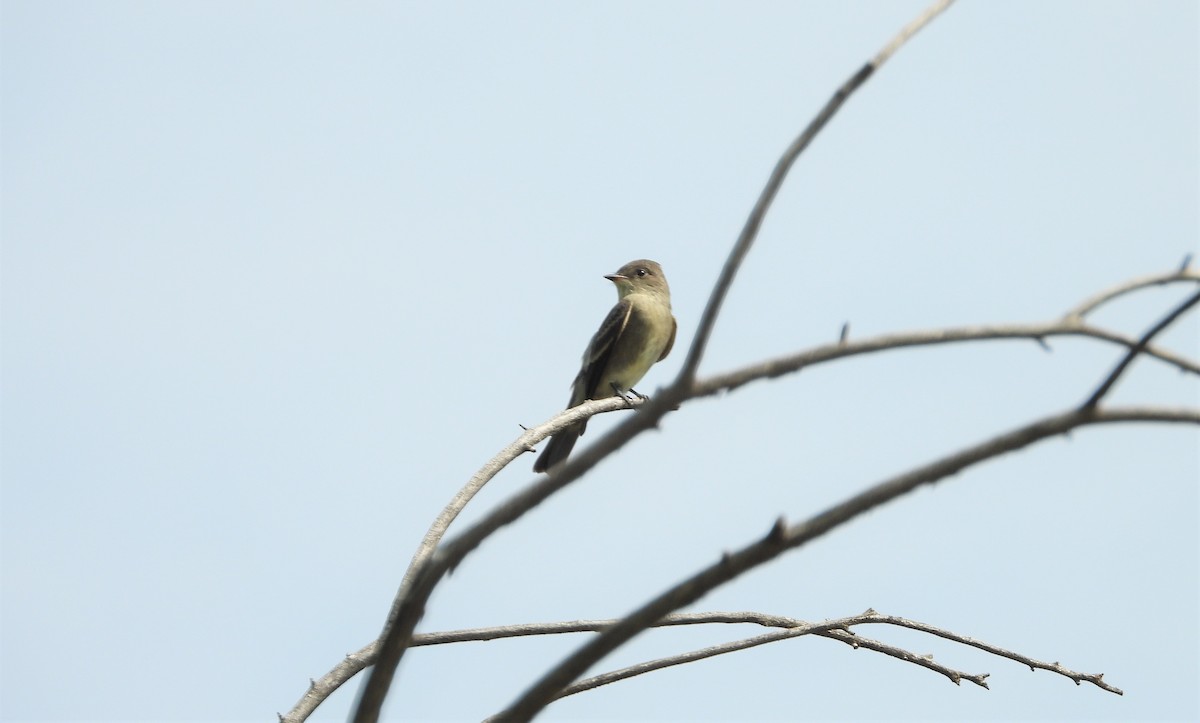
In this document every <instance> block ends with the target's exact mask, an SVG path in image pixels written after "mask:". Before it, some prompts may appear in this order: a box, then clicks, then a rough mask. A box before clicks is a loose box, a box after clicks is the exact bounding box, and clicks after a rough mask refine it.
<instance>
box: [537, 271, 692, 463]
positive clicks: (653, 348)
mask: <svg viewBox="0 0 1200 723" xmlns="http://www.w3.org/2000/svg"><path fill="white" fill-rule="evenodd" d="M604 278H606V279H608V280H609V281H611V282H613V283H614V284H616V287H617V305H616V306H614V307H613V308H612V310H611V311H609V312H608V316H606V317H604V322H603V323H602V324H600V329H599V330H598V331H597V332H596V334H595V335H594V336H592V340H591V342H590V343H588V345H587V349H586V350H585V351H584V352H583V364H582V365H581V366H580V369H579V374H578V375H576V376H575V381H574V383H573V384H572V385H571V399H570V401H568V402H567V409H570V408H571V407H574V406H577V405H579V404H582V403H583V402H585V401H587V400H588V399H604V398H606V397H611V396H624V395H625V394H626V393H627V392H632V393H633V394H637V392H636V391H634V389H633V385H634V384H637V383H638V382H639V381H641V379H642V377H644V376H645V375H646V372H647V371H649V369H650V367H651V366H653V365H654V364H655V363H656V362H660V361H662V360H663V359H666V358H667V354H670V353H671V347H673V346H674V345H675V329H676V326H677V325H676V323H675V317H674V316H673V315H672V314H671V289H670V287H668V286H667V277H666V276H664V275H663V270H662V267H661V266H659V265H658V263H657V262H655V261H650V260H649V259H638V260H637V261H630V262H629V263H627V264H625V265H624V266H622V267H621V268H620V269H618V270H617V272H616V273H615V274H607V275H606V276H605V277H604ZM639 396H641V395H639ZM586 428H587V420H586V419H585V420H583V421H581V422H577V423H575V424H572V425H571V426H570V427H567V428H566V429H564V430H562V431H561V432H559V433H557V434H555V435H554V436H553V437H551V438H550V442H549V443H548V444H547V445H546V448H545V449H544V450H542V453H541V455H539V456H538V458H537V461H536V462H534V464H533V471H534V472H546V471H547V470H549V469H550V468H552V467H554V466H555V465H557V464H559V463H561V462H562V461H563V460H565V459H566V458H567V456H568V455H570V454H571V449H572V448H574V446H575V442H576V441H578V439H579V436H580V435H581V434H583V431H584V429H586Z"/></svg>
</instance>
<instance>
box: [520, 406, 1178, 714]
mask: <svg viewBox="0 0 1200 723" xmlns="http://www.w3.org/2000/svg"><path fill="white" fill-rule="evenodd" d="M1115 422H1169V423H1186V424H1198V425H1200V410H1193V409H1166V408H1156V407H1125V408H1118V409H1099V408H1097V407H1085V408H1080V409H1072V410H1070V411H1067V412H1063V413H1061V414H1056V415H1052V416H1049V417H1046V418H1044V419H1041V420H1038V421H1037V422H1034V423H1032V424H1029V425H1026V426H1023V427H1019V428H1017V429H1014V430H1012V431H1010V432H1007V433H1005V434H1002V435H1000V436H998V437H995V438H993V439H990V440H987V441H985V442H981V443H979V444H977V445H973V446H971V447H968V448H966V449H964V450H962V451H960V452H957V453H955V454H952V455H949V456H947V457H944V458H942V459H940V460H938V461H936V462H933V463H931V464H928V465H924V466H922V467H918V468H916V469H913V470H911V471H909V472H906V473H904V474H901V475H898V476H896V477H893V478H891V479H888V480H885V481H883V482H880V483H879V484H877V485H875V486H873V487H871V488H869V489H867V490H865V491H863V492H861V493H859V494H857V495H855V496H854V497H851V498H849V499H847V500H845V501H844V502H842V503H840V504H837V505H835V506H833V507H831V508H829V509H828V510H826V511H825V512H822V513H820V514H818V515H816V516H815V517H812V518H810V519H808V520H806V521H804V522H802V523H800V524H797V525H792V526H790V527H789V526H787V525H786V524H785V523H784V521H783V520H782V519H780V520H778V521H777V522H776V523H775V525H774V526H773V527H772V528H771V530H770V532H768V533H767V535H766V537H764V538H763V539H762V540H760V541H758V542H756V543H753V544H751V545H748V546H746V547H744V548H742V549H741V550H738V551H737V552H734V553H727V554H725V555H724V556H722V558H721V559H720V560H718V561H717V562H715V563H713V564H712V565H710V566H708V567H706V568H704V569H703V570H701V571H699V572H697V573H696V574H695V575H693V576H692V577H690V578H688V579H687V580H685V581H683V582H681V583H679V584H678V585H674V586H672V587H671V588H669V589H667V590H666V591H664V592H663V593H662V594H660V595H659V596H658V597H656V598H654V599H653V600H651V601H650V602H648V603H646V604H645V605H643V606H642V607H641V608H639V609H637V610H636V611H634V612H633V613H631V614H630V615H629V616H627V617H626V618H624V619H623V620H622V621H621V622H619V623H617V624H616V625H613V626H612V627H610V628H607V629H605V631H604V632H602V633H600V634H599V635H597V636H596V637H595V638H593V639H592V640H591V641H590V642H588V643H587V644H585V645H583V646H581V647H580V648H579V649H578V650H577V651H576V652H575V653H573V654H572V655H570V656H568V657H567V658H565V659H564V660H562V661H561V662H560V663H559V664H558V665H556V666H555V667H554V668H552V669H551V670H550V671H548V672H547V673H546V675H544V676H543V677H542V678H541V679H540V680H538V681H537V682H536V683H534V685H533V686H532V687H531V688H529V690H527V691H526V692H525V693H524V694H523V695H521V697H520V698H518V699H517V700H516V701H514V703H513V704H512V705H511V706H510V707H509V708H508V709H506V710H505V711H503V712H502V713H500V714H499V715H498V716H497V719H498V720H504V721H510V720H511V721H523V720H529V719H530V718H532V717H533V716H534V715H536V714H537V713H538V712H539V711H541V710H542V709H543V708H545V707H546V706H547V705H548V704H549V703H550V702H552V701H553V700H554V699H555V698H556V697H557V696H558V695H559V694H560V693H561V691H563V690H564V689H566V688H567V686H569V685H570V684H571V683H572V682H573V681H574V680H575V679H577V678H578V677H579V676H580V675H582V674H583V672H584V671H586V670H587V669H588V668H589V667H591V666H592V665H594V664H595V663H596V662H598V661H599V660H600V659H602V658H603V657H604V656H606V655H608V654H609V653H610V652H612V651H613V650H615V649H616V648H617V647H619V646H620V645H622V644H624V643H625V642H626V641H628V640H629V639H631V638H632V637H634V636H635V635H637V634H638V633H640V632H641V631H642V630H645V629H646V627H648V626H649V625H651V624H652V623H653V622H654V621H655V620H658V619H659V618H661V617H662V616H663V615H666V614H667V613H669V612H671V611H672V610H677V609H679V608H681V607H683V606H684V605H688V604H690V603H692V602H695V601H696V600H698V599H700V598H701V597H702V596H703V595H705V594H706V593H708V592H709V591H711V590H713V589H714V588H716V587H718V586H720V585H723V584H724V583H726V582H729V581H730V580H732V579H734V578H736V577H738V576H739V575H741V574H742V573H744V572H746V571H747V570H750V569H753V568H755V567H757V566H759V565H762V564H763V563H765V562H767V561H769V560H772V559H774V558H776V557H778V556H780V555H782V554H783V553H784V552H787V551H788V550H792V549H795V548H797V547H800V546H802V545H804V544H805V543H807V542H810V541H812V540H814V539H816V538H817V537H820V536H821V535H823V534H825V533H826V532H829V531H830V530H832V529H834V528H835V527H837V526H839V525H841V524H843V523H845V522H847V521H849V520H851V519H853V518H855V517H857V516H858V515H861V514H863V513H864V512H867V511H868V510H871V509H874V508H875V507H878V506H880V505H882V504H884V503H886V502H890V501H891V500H894V499H896V498H897V497H900V496H902V495H905V494H908V493H909V492H912V491H913V490H916V489H917V488H919V487H921V486H924V485H927V484H931V483H933V482H937V481H938V480H941V479H944V478H946V477H948V476H950V475H953V474H956V473H958V472H961V471H962V470H964V469H966V468H968V467H971V466H973V465H975V464H978V463H979V462H982V461H985V460H989V459H993V458H995V457H998V456H1000V455H1003V454H1006V453H1008V452H1012V451H1015V450H1018V449H1022V448H1024V447H1027V446H1029V445H1031V444H1034V443H1035V442H1039V441H1042V440H1044V439H1048V438H1051V437H1055V436H1059V435H1062V434H1066V433H1067V432H1070V431H1071V430H1073V429H1076V428H1080V427H1085V426H1090V425H1094V424H1111V423H1115Z"/></svg>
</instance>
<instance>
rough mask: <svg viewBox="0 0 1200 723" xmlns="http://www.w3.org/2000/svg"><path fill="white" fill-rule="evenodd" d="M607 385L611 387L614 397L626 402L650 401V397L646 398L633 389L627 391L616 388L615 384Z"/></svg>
mask: <svg viewBox="0 0 1200 723" xmlns="http://www.w3.org/2000/svg"><path fill="white" fill-rule="evenodd" d="M609 385H610V386H612V390H613V394H614V395H616V396H618V397H620V398H622V399H624V400H625V401H627V402H632V401H633V400H634V399H640V400H642V401H643V402H645V401H647V400H649V399H650V397H647V396H646V395H645V394H642V393H641V392H639V391H638V390H636V389H633V388H630V389H629V390H625V389H621V388H620V387H618V386H617V383H616V382H609Z"/></svg>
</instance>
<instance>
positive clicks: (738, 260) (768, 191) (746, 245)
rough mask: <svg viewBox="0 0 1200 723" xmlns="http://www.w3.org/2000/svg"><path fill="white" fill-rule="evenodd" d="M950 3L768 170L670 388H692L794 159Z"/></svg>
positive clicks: (858, 80)
mask: <svg viewBox="0 0 1200 723" xmlns="http://www.w3.org/2000/svg"><path fill="white" fill-rule="evenodd" d="M950 2H951V0H939V2H935V3H933V4H932V5H931V6H930V7H929V8H928V9H926V10H925V11H924V12H923V13H921V15H920V16H918V17H917V18H916V19H915V20H913V21H912V22H911V23H909V24H908V25H906V26H905V27H904V28H902V29H901V30H900V32H899V33H897V34H896V36H895V37H894V38H892V40H891V41H889V42H888V44H887V45H885V46H884V47H883V49H882V50H880V51H879V52H878V53H876V55H875V57H874V58H872V59H871V61H870V62H868V63H867V64H865V65H863V67H861V68H859V69H858V71H857V72H856V73H854V75H852V76H850V78H849V79H848V80H847V81H846V82H845V83H843V84H842V86H841V87H840V88H838V89H837V91H836V92H835V93H834V94H833V97H832V98H830V99H829V100H828V101H826V103H825V107H823V108H821V111H820V112H819V113H817V115H816V117H815V118H813V119H812V121H810V122H809V124H808V127H807V128H805V129H804V131H803V132H802V133H800V135H799V136H797V137H796V140H794V141H792V144H791V145H790V146H788V147H787V150H785V151H784V152H783V155H782V156H781V157H780V158H779V161H778V162H777V163H776V164H775V168H774V169H773V170H772V171H771V175H770V176H769V177H768V178H767V183H766V185H765V186H764V187H763V190H762V193H761V194H759V196H758V200H757V201H756V202H755V203H754V208H753V209H751V211H750V216H749V217H748V218H747V219H746V224H745V225H744V226H743V227H742V232H741V234H740V235H739V236H738V239H737V241H736V242H735V243H734V245H733V250H731V251H730V252H729V258H727V259H726V260H725V265H724V266H723V267H722V268H721V275H720V276H719V277H718V278H717V283H716V285H715V286H714V287H713V291H712V294H711V295H710V296H709V297H708V304H707V305H706V306H705V307H704V313H703V314H701V315H700V323H699V324H698V325H697V327H696V335H695V336H694V337H693V338H692V346H691V348H690V349H688V355H687V358H686V359H684V362H683V368H681V369H680V370H679V376H678V377H677V378H676V379H675V382H674V383H673V384H672V387H677V388H683V389H686V388H688V387H690V386H691V384H692V381H693V380H694V379H695V378H696V370H697V369H699V367H700V360H701V359H702V358H703V357H704V350H705V348H706V347H707V346H708V339H709V337H710V336H712V330H713V326H715V325H716V322H717V314H719V313H720V312H721V306H722V304H724V303H725V297H726V295H727V294H728V293H729V288H730V287H731V286H732V285H733V279H734V277H735V276H737V272H738V269H740V268H741V265H742V261H744V260H745V258H746V255H747V254H748V253H750V247H751V246H752V245H754V240H755V239H756V238H757V237H758V231H759V228H761V227H762V222H763V219H764V218H765V217H766V215H767V211H768V210H770V208H771V203H772V202H774V200H775V196H776V195H777V194H778V193H779V189H780V187H782V186H783V181H784V179H785V178H787V174H788V172H789V171H791V169H792V165H794V164H795V162H796V159H797V158H799V157H800V154H801V153H803V152H804V149H806V148H808V146H809V144H810V143H812V141H813V139H814V138H816V137H817V134H818V133H820V132H821V129H822V128H824V127H825V125H826V124H827V123H829V121H830V120H831V119H832V118H833V116H834V115H836V114H837V112H838V111H839V110H840V109H841V107H842V105H843V104H844V103H845V102H846V100H847V99H849V97H850V96H851V95H853V94H854V92H855V91H856V90H858V89H859V88H860V87H862V85H863V84H864V83H866V82H867V79H868V78H870V77H871V75H872V74H874V72H875V71H876V70H878V69H879V67H880V66H881V65H883V64H884V63H885V62H887V60H888V59H889V58H890V57H891V56H892V55H893V54H894V53H895V52H896V51H897V50H899V49H900V46H902V45H903V44H904V43H905V42H907V41H908V40H909V38H911V37H912V36H913V35H915V34H916V33H917V31H919V30H920V29H921V28H923V27H925V26H926V25H928V24H929V23H930V22H931V21H932V20H933V19H934V18H935V17H937V16H938V15H939V14H940V13H941V12H942V11H943V10H945V9H946V8H947V7H949V6H950Z"/></svg>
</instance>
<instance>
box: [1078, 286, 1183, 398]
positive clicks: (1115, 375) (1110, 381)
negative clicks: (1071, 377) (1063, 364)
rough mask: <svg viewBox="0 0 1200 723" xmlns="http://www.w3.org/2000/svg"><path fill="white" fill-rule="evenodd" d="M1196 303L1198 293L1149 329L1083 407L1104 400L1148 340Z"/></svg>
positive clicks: (1144, 347)
mask: <svg viewBox="0 0 1200 723" xmlns="http://www.w3.org/2000/svg"><path fill="white" fill-rule="evenodd" d="M1198 302H1200V291H1197V292H1196V293H1195V294H1192V295H1191V296H1190V297H1188V298H1187V299H1186V300H1185V301H1184V302H1183V303H1181V304H1180V305H1179V306H1176V307H1175V308H1174V309H1173V310H1172V311H1171V312H1170V313H1168V314H1167V315H1166V316H1164V317H1163V318H1162V319H1160V320H1159V322H1158V323H1157V324H1155V325H1154V326H1152V327H1150V329H1149V330H1148V331H1147V332H1146V333H1145V334H1143V335H1142V338H1141V339H1140V340H1139V341H1138V343H1137V345H1136V346H1134V347H1133V348H1132V349H1130V350H1129V351H1128V353H1126V354H1125V358H1124V359H1122V360H1121V361H1120V362H1119V363H1118V364H1117V366H1116V368H1115V369H1113V370H1112V372H1111V373H1110V374H1109V375H1108V378H1107V379H1105V380H1104V381H1103V382H1102V383H1101V384H1100V386H1099V387H1098V388H1097V389H1096V391H1095V392H1094V393H1093V394H1092V396H1090V397H1088V400H1087V401H1086V402H1084V403H1083V406H1084V407H1094V406H1096V405H1097V404H1099V403H1100V400H1101V399H1103V398H1104V395H1105V394H1108V391H1109V390H1110V389H1112V387H1113V385H1114V384H1116V383H1117V380H1118V379H1120V378H1121V374H1122V373H1124V371H1125V369H1126V368H1128V367H1129V365H1130V364H1132V363H1133V360H1134V359H1136V358H1137V355H1138V354H1140V353H1142V352H1143V351H1144V350H1145V349H1146V345H1147V344H1149V343H1150V340H1151V339H1153V338H1154V337H1155V336H1157V335H1158V333H1159V332H1161V331H1162V330H1163V329H1166V328H1167V327H1168V326H1170V325H1171V323H1172V322H1174V321H1175V320H1176V319H1178V318H1179V317H1180V316H1182V315H1183V313H1184V312H1186V311H1187V310H1188V309H1190V308H1192V307H1193V306H1195V305H1196V304H1197V303H1198Z"/></svg>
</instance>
